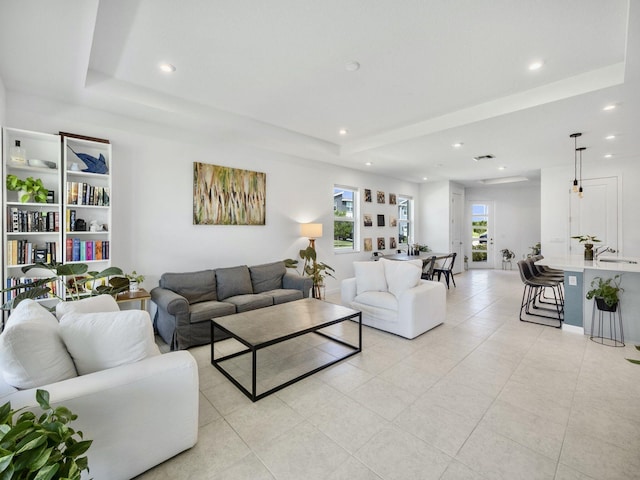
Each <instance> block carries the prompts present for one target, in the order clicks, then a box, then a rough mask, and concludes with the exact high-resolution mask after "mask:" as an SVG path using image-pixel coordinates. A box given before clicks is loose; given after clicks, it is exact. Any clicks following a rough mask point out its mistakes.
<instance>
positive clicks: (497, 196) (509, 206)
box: [465, 183, 546, 268]
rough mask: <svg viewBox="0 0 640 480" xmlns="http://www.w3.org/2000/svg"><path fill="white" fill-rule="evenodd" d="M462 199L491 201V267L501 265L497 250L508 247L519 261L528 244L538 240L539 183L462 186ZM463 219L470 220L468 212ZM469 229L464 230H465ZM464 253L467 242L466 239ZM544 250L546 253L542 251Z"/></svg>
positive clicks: (468, 248)
mask: <svg viewBox="0 0 640 480" xmlns="http://www.w3.org/2000/svg"><path fill="white" fill-rule="evenodd" d="M465 200H466V201H467V202H469V201H491V202H493V203H494V206H495V210H494V230H493V235H494V237H493V238H494V268H500V266H501V259H502V256H501V255H500V250H502V249H504V248H508V249H509V250H512V251H513V252H514V253H515V254H516V259H517V260H519V259H521V258H522V257H523V255H525V256H526V255H527V254H528V253H531V250H530V248H529V247H531V246H533V245H535V244H536V243H538V242H539V241H540V187H539V186H538V185H523V184H521V183H519V184H513V185H495V186H491V187H477V188H476V187H474V188H466V189H465ZM465 221H466V222H467V223H470V221H471V220H470V213H469V212H466V215H465ZM467 230H468V229H465V232H466V231H467ZM465 246H466V248H467V253H466V254H467V255H470V245H468V242H465ZM545 253H546V252H545Z"/></svg>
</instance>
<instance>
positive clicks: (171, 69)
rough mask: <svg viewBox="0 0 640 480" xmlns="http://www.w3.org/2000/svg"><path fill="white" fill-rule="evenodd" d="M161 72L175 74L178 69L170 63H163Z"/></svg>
mask: <svg viewBox="0 0 640 480" xmlns="http://www.w3.org/2000/svg"><path fill="white" fill-rule="evenodd" d="M160 70H162V71H163V72H164V73H173V72H175V71H176V67H175V66H174V65H171V64H170V63H161V64H160Z"/></svg>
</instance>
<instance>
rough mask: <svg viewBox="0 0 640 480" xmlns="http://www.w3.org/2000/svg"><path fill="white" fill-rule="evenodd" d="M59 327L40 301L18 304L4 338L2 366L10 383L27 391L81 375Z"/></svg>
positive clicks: (0, 349)
mask: <svg viewBox="0 0 640 480" xmlns="http://www.w3.org/2000/svg"><path fill="white" fill-rule="evenodd" d="M58 328H59V325H58V321H57V320H56V318H55V317H54V316H53V314H52V313H51V312H49V311H48V310H47V309H46V308H44V307H43V306H42V305H40V304H38V302H35V301H34V300H23V301H22V302H20V303H19V304H18V306H17V307H16V308H15V309H14V310H13V311H12V312H11V315H10V316H9V319H8V320H7V324H6V326H5V328H4V331H3V332H2V334H1V335H0V365H1V368H2V376H3V377H4V381H5V382H6V383H7V384H9V385H11V386H13V387H15V388H18V389H21V390H24V389H28V388H36V387H42V386H44V385H48V384H50V383H55V382H59V381H62V380H66V379H68V378H73V377H77V376H78V374H77V372H76V368H75V366H74V364H73V360H71V356H70V355H69V352H67V349H66V348H65V346H64V343H62V339H61V338H60V335H59V333H58Z"/></svg>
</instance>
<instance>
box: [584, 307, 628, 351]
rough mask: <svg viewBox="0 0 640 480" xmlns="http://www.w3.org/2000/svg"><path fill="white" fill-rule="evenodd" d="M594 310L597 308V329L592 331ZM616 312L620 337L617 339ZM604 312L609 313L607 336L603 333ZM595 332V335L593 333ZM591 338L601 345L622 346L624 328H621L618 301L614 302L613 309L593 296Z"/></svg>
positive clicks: (593, 327)
mask: <svg viewBox="0 0 640 480" xmlns="http://www.w3.org/2000/svg"><path fill="white" fill-rule="evenodd" d="M596 310H598V331H597V332H594V330H595V324H596ZM616 313H617V314H618V326H619V329H620V339H619V340H618V332H617V329H616ZM605 314H609V315H608V316H609V336H608V337H607V336H606V335H605V331H604V327H603V323H606V321H605V319H604V318H605ZM594 333H597V335H594ZM589 338H590V339H591V340H593V341H594V342H596V343H599V344H601V345H607V346H609V347H624V330H623V329H622V311H621V310H620V302H618V303H617V304H616V308H615V310H614V309H612V308H611V307H609V305H607V304H606V303H604V300H602V299H601V298H595V299H594V301H593V312H592V314H591V335H590V336H589Z"/></svg>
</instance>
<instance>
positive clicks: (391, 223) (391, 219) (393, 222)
mask: <svg viewBox="0 0 640 480" xmlns="http://www.w3.org/2000/svg"><path fill="white" fill-rule="evenodd" d="M389 226H390V227H397V226H398V219H397V218H396V217H394V216H389Z"/></svg>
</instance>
